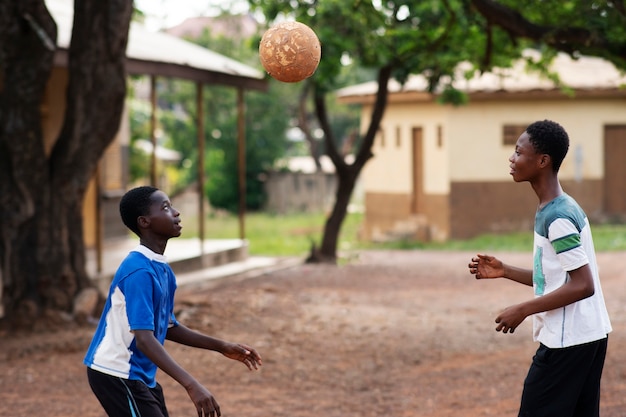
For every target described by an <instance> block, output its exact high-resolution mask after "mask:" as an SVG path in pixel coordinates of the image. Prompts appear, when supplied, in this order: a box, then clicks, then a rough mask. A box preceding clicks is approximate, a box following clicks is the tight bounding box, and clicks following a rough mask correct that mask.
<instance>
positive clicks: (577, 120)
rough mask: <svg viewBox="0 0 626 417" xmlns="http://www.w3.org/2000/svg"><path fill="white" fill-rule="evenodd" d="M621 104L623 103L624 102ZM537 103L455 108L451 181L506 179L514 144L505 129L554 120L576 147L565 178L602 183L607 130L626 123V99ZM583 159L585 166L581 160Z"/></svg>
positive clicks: (565, 167) (565, 168) (451, 128)
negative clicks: (506, 138) (508, 140)
mask: <svg viewBox="0 0 626 417" xmlns="http://www.w3.org/2000/svg"><path fill="white" fill-rule="evenodd" d="M618 103H619V102H618ZM621 103H622V105H616V101H615V100H611V101H610V102H609V101H603V100H584V99H577V100H576V101H568V100H558V101H557V100H537V101H521V102H518V101H511V102H506V103H502V102H495V101H494V102H490V101H489V102H472V103H470V105H468V106H464V107H458V108H454V107H450V108H449V113H450V120H453V122H451V123H449V124H448V125H447V130H448V136H449V139H450V142H451V144H450V160H451V161H454V163H453V164H451V166H450V179H451V180H452V181H458V182H474V181H506V180H509V179H510V176H509V161H508V159H509V157H510V156H511V154H512V153H513V151H514V146H512V145H504V144H503V141H502V139H503V132H502V127H503V125H506V124H513V125H528V124H530V123H532V122H534V121H537V120H544V119H550V120H554V121H556V122H558V123H560V124H561V125H562V126H563V127H564V128H565V130H566V131H567V132H568V134H569V137H570V149H569V152H568V154H567V156H566V158H565V160H564V162H563V165H562V166H561V169H560V171H559V176H560V178H561V179H562V180H573V179H575V178H576V177H577V176H579V175H581V176H582V178H586V179H600V178H602V176H603V173H604V146H603V136H604V132H603V127H604V125H606V124H611V123H615V124H623V123H624V121H625V119H626V100H622V101H621ZM577 160H578V161H579V162H577Z"/></svg>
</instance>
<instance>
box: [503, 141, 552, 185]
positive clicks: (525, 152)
mask: <svg viewBox="0 0 626 417" xmlns="http://www.w3.org/2000/svg"><path fill="white" fill-rule="evenodd" d="M544 156H545V155H542V154H539V153H537V152H536V151H535V147H534V146H533V145H532V143H531V142H530V137H529V136H528V133H526V132H524V133H522V134H521V136H520V137H519V139H517V143H516V144H515V151H514V152H513V155H511V156H510V157H509V162H510V165H509V167H510V168H511V171H510V174H511V176H512V177H513V180H514V181H515V182H522V181H532V180H533V179H534V178H535V177H536V176H537V175H538V173H539V169H540V167H541V162H542V159H543V158H544Z"/></svg>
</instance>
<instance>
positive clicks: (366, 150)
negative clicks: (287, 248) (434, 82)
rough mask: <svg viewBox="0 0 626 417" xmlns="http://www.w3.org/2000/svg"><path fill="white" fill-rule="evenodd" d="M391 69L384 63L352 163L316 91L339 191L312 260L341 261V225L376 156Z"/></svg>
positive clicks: (322, 99)
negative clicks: (365, 169) (338, 142)
mask: <svg viewBox="0 0 626 417" xmlns="http://www.w3.org/2000/svg"><path fill="white" fill-rule="evenodd" d="M391 72H392V67H391V66H386V67H383V68H381V69H380V71H379V72H378V92H377V93H376V102H375V103H374V108H373V109H372V117H371V120H370V125H369V127H368V129H367V132H366V134H365V136H364V138H363V141H362V143H361V146H360V148H359V149H358V151H357V152H356V158H355V160H354V162H353V163H352V164H347V163H346V161H345V159H344V157H343V155H342V154H341V153H340V152H339V151H338V150H337V146H336V141H335V138H334V136H333V133H332V130H331V128H330V123H329V121H328V111H327V110H326V104H325V101H324V95H323V94H322V93H319V92H317V93H316V95H315V110H316V114H317V118H318V120H319V122H320V126H321V127H322V130H323V131H324V140H325V144H326V152H327V153H328V156H329V157H330V159H331V160H332V162H333V165H335V172H336V175H337V180H338V185H337V191H336V193H335V205H334V206H333V210H332V212H331V214H330V216H329V217H328V219H326V224H325V225H324V236H323V237H322V244H321V246H320V248H319V250H318V249H316V248H313V249H312V251H311V252H312V253H311V255H310V256H309V258H308V259H307V261H308V262H327V263H336V262H337V243H338V240H339V233H340V232H341V225H342V224H343V221H344V219H345V218H346V214H347V213H348V205H349V204H350V199H351V197H352V192H353V191H354V186H355V185H356V181H357V179H358V178H359V175H360V174H361V171H362V169H363V167H364V166H365V163H366V162H367V161H368V160H369V159H370V158H371V157H372V156H373V155H372V146H373V145H374V139H375V138H376V134H377V133H378V129H379V128H380V122H381V120H382V118H383V115H384V113H385V109H386V107H387V91H388V83H389V79H390V78H391Z"/></svg>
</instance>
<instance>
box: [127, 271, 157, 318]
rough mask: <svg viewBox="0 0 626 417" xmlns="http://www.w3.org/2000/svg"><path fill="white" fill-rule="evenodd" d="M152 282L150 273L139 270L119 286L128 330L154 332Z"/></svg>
mask: <svg viewBox="0 0 626 417" xmlns="http://www.w3.org/2000/svg"><path fill="white" fill-rule="evenodd" d="M153 285H154V280H153V278H152V275H151V274H150V272H148V271H147V270H145V269H140V270H138V271H136V272H134V273H133V274H131V275H130V276H128V277H127V278H126V279H125V280H124V283H123V286H120V287H121V289H122V292H123V293H124V296H125V297H126V315H127V316H128V324H129V326H130V330H154V329H155V327H154V300H153V299H152V298H153V294H154V291H153V288H152V286H153Z"/></svg>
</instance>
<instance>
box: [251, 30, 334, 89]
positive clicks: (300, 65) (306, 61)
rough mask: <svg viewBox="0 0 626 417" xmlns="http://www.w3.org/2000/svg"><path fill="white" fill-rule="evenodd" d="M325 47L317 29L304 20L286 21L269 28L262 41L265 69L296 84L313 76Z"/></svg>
mask: <svg viewBox="0 0 626 417" xmlns="http://www.w3.org/2000/svg"><path fill="white" fill-rule="evenodd" d="M321 55H322V48H321V46H320V41H319V39H318V38H317V35H316V34H315V32H313V30H312V29H311V28H310V27H308V26H307V25H305V24H303V23H300V22H282V23H279V24H277V25H276V26H273V27H271V28H270V29H268V30H267V31H266V32H265V33H264V34H263V37H262V38H261V43H260V44H259V57H260V59H261V64H262V65H263V68H265V70H266V71H267V72H268V74H269V75H271V76H272V77H274V78H275V79H277V80H279V81H283V82H286V83H295V82H298V81H302V80H304V79H305V78H308V77H310V76H311V75H313V73H314V72H315V70H316V69H317V66H318V64H319V63H320V57H321Z"/></svg>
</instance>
